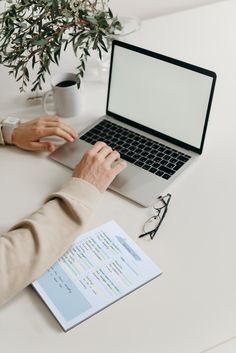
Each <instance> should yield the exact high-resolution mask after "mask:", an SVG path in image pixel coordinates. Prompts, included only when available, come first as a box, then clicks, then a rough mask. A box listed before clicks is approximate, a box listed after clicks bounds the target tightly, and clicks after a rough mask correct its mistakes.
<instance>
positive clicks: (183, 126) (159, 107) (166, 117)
mask: <svg viewBox="0 0 236 353" xmlns="http://www.w3.org/2000/svg"><path fill="white" fill-rule="evenodd" d="M212 80H213V78H212V77H209V76H206V75H203V74H201V73H198V72H194V71H191V70H189V69H186V68H183V67H180V66H177V65H174V64H171V63H168V62H165V61H162V60H160V59H156V58H153V57H150V56H148V55H145V54H142V53H138V52H135V51H132V50H129V49H126V48H123V47H119V46H115V47H114V53H113V67H112V76H111V81H110V95H109V102H108V110H109V111H110V112H112V113H115V114H118V115H120V116H122V117H125V118H127V119H130V120H132V121H135V122H137V123H139V124H142V125H144V126H147V127H149V128H151V129H153V130H156V131H159V132H161V133H163V134H165V135H168V136H170V137H172V138H175V139H177V140H180V141H182V142H184V143H187V144H189V145H191V146H194V147H197V148H200V145H201V139H202V134H203V129H204V123H205V120H206V113H207V107H208V103H209V96H210V92H211V87H212Z"/></svg>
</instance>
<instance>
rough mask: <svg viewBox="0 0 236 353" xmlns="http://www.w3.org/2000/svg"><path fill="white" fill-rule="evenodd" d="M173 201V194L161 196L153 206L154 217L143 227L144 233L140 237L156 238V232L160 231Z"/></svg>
mask: <svg viewBox="0 0 236 353" xmlns="http://www.w3.org/2000/svg"><path fill="white" fill-rule="evenodd" d="M170 199H171V194H166V195H164V196H159V197H158V198H157V199H156V201H155V202H154V204H153V205H152V212H153V216H151V217H150V218H149V219H148V220H147V221H146V222H145V224H144V226H143V232H144V233H142V234H140V235H139V238H142V237H144V236H146V235H149V236H150V238H151V239H153V238H154V236H155V235H156V232H157V231H158V229H159V227H160V225H161V223H162V221H163V219H164V218H165V215H166V213H167V210H168V205H169V202H170Z"/></svg>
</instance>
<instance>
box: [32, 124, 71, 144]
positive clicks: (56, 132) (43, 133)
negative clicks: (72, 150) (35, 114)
mask: <svg viewBox="0 0 236 353" xmlns="http://www.w3.org/2000/svg"><path fill="white" fill-rule="evenodd" d="M39 134H40V136H38V137H40V138H41V137H48V136H57V137H61V138H62V139H64V140H65V141H69V142H73V141H74V140H75V139H74V137H72V136H71V135H70V134H69V133H68V132H67V131H65V130H63V129H61V128H60V127H48V128H43V129H40V132H39Z"/></svg>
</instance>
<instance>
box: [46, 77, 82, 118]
mask: <svg viewBox="0 0 236 353" xmlns="http://www.w3.org/2000/svg"><path fill="white" fill-rule="evenodd" d="M51 86H52V89H51V90H50V91H48V92H46V93H45V94H44V96H43V109H44V111H45V113H46V114H48V115H59V116H60V117H73V116H76V115H78V114H79V111H80V110H81V109H80V94H79V89H78V87H77V84H76V75H75V74H73V73H62V74H58V75H55V76H53V77H52V80H51ZM50 95H52V96H53V102H54V106H55V111H50V110H48V108H47V104H48V103H47V100H48V97H49V96H50Z"/></svg>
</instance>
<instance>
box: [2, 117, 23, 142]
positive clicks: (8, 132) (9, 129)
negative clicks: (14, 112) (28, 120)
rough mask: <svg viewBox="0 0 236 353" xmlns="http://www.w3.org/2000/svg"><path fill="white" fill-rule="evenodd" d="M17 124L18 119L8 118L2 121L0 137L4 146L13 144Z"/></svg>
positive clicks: (18, 122)
mask: <svg viewBox="0 0 236 353" xmlns="http://www.w3.org/2000/svg"><path fill="white" fill-rule="evenodd" d="M19 124H20V119H19V118H16V117H8V118H6V119H4V120H3V121H2V135H3V138H4V142H5V143H6V144H8V145H12V144H14V140H15V137H14V130H15V129H16V128H17V126H19Z"/></svg>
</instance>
